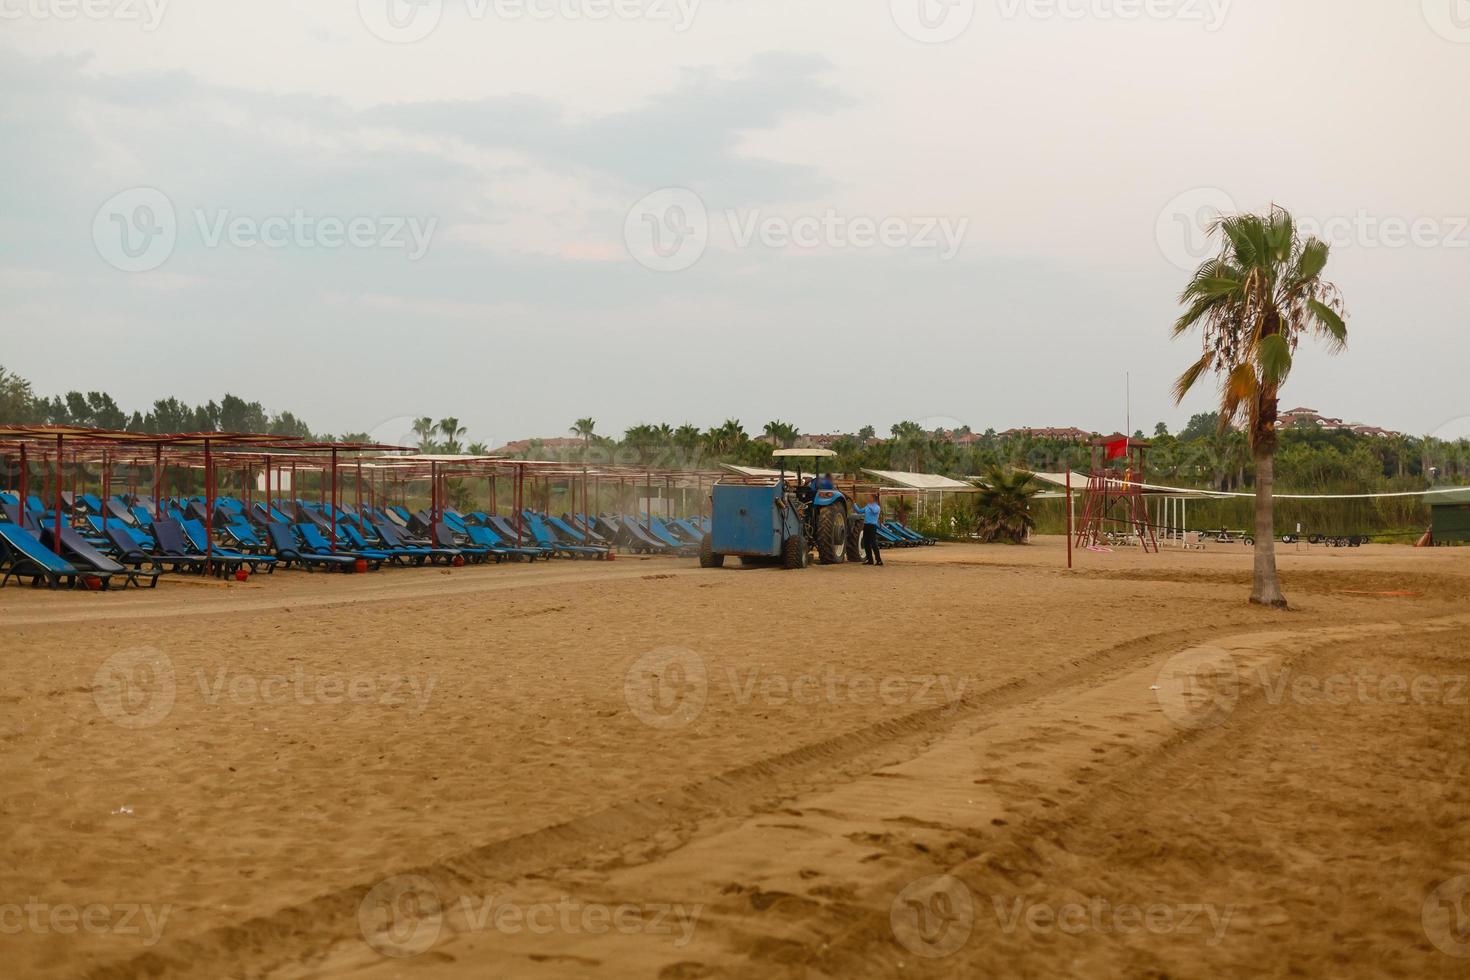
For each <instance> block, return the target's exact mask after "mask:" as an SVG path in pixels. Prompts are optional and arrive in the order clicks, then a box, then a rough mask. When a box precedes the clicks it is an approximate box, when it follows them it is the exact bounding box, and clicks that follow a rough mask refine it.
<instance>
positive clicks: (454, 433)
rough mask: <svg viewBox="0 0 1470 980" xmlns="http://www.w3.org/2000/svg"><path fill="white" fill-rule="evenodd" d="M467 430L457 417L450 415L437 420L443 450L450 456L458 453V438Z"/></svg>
mask: <svg viewBox="0 0 1470 980" xmlns="http://www.w3.org/2000/svg"><path fill="white" fill-rule="evenodd" d="M468 431H469V430H468V429H466V428H465V427H464V426H462V425H460V424H459V419H457V418H455V417H454V416H452V415H451V416H450V417H449V418H447V419H440V420H439V432H440V433H441V434H443V436H444V451H445V452H446V453H448V454H450V455H451V456H457V455H459V449H460V446H459V440H460V439H461V438H462V437H463V436H464V435H465V433H466V432H468Z"/></svg>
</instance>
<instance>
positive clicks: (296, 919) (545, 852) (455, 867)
mask: <svg viewBox="0 0 1470 980" xmlns="http://www.w3.org/2000/svg"><path fill="white" fill-rule="evenodd" d="M1201 629H1206V630H1207V629H1209V626H1208V625H1204V626H1201V627H1198V628H1190V629H1185V630H1171V631H1163V632H1158V633H1151V634H1147V635H1144V636H1141V637H1136V638H1132V639H1128V640H1125V641H1122V642H1119V643H1117V644H1113V645H1111V646H1108V647H1106V648H1103V649H1101V650H1098V651H1095V652H1093V653H1091V654H1088V655H1085V656H1081V657H1078V658H1076V659H1075V660H1074V661H1072V662H1071V663H1069V664H1066V665H1064V666H1062V667H1058V668H1056V669H1054V670H1052V671H1047V672H1040V673H1037V674H1034V675H1032V676H1029V677H1026V678H1024V679H1016V680H1012V681H1008V682H1006V683H1003V684H999V685H995V686H992V687H990V688H987V689H983V690H976V691H972V692H970V693H967V694H966V695H965V696H964V697H963V698H962V699H961V700H960V701H958V702H956V703H954V704H951V705H944V706H940V707H930V708H926V709H923V710H921V711H916V712H913V713H911V714H909V715H906V716H903V717H901V718H897V719H893V720H890V721H886V722H881V723H878V724H874V725H871V726H866V727H864V728H860V729H857V730H854V731H851V732H847V733H845V734H843V735H840V736H837V737H835V738H832V739H829V740H826V741H823V742H820V743H815V744H810V745H806V746H801V747H799V748H797V749H794V750H791V751H788V752H784V753H780V754H778V755H774V756H771V757H768V758H766V759H763V760H761V761H759V762H756V763H752V764H750V765H746V766H742V767H739V768H737V769H734V770H731V771H729V772H726V773H722V774H720V775H719V776H716V777H713V778H710V779H706V780H703V781H701V782H697V783H693V784H690V785H686V786H683V787H675V788H671V789H670V790H669V791H668V792H666V793H662V794H660V795H658V796H657V797H652V798H643V799H637V800H631V801H628V802H625V803H621V804H618V805H614V806H611V807H609V808H607V809H605V810H602V811H599V812H597V813H594V814H589V815H587V816H585V817H582V818H579V819H577V820H573V821H569V822H567V823H564V824H558V825H553V826H549V827H546V828H543V829H541V830H538V831H534V832H531V833H527V834H522V835H518V836H515V837H512V838H508V839H504V840H500V841H496V842H493V843H490V844H487V845H485V846H483V847H479V848H476V849H474V850H472V851H470V852H467V853H465V854H462V855H458V856H456V857H455V858H452V859H449V860H446V861H444V862H441V863H439V864H436V865H434V866H432V867H423V868H399V869H385V874H391V873H404V874H417V875H421V876H424V877H426V878H428V879H429V880H431V881H433V882H434V883H435V886H436V888H437V889H438V890H439V892H440V894H441V895H442V896H443V897H444V898H445V900H447V901H448V900H453V899H454V898H455V897H457V896H476V895H481V894H485V893H486V892H487V890H489V889H490V888H491V887H492V886H494V885H496V884H498V883H502V882H506V881H510V880H514V879H515V878H517V877H519V876H522V875H528V874H531V873H533V872H536V871H538V870H540V869H544V868H549V867H556V866H559V865H562V864H566V863H568V862H575V861H584V860H587V859H588V857H589V855H590V856H593V858H594V860H596V861H597V862H598V863H601V864H608V865H617V864H620V863H622V862H623V861H624V860H625V857H624V856H623V855H621V854H620V850H621V849H622V848H625V847H628V846H629V845H632V844H633V843H635V842H638V841H644V840H647V839H649V838H652V837H655V836H657V837H659V838H660V841H661V846H664V847H668V846H673V845H675V844H677V843H678V842H680V841H683V840H687V839H689V838H690V837H691V836H692V835H693V834H694V833H696V832H698V830H699V829H700V827H699V825H700V823H701V822H702V821H715V822H717V823H719V822H729V821H731V820H735V819H740V818H744V817H747V816H749V815H751V814H757V813H760V812H761V811H762V810H763V809H767V808H771V807H774V806H776V805H777V804H779V803H780V801H781V800H783V799H788V798H790V797H792V796H796V795H799V794H808V793H813V792H820V791H822V790H823V789H825V788H827V787H830V786H834V785H838V784H841V783H843V782H845V781H851V780H854V779H857V778H859V777H862V776H865V775H867V774H870V773H874V772H875V771H878V770H882V769H884V768H885V767H889V766H893V765H895V764H899V763H902V762H904V761H905V760H908V759H913V758H915V757H917V756H918V755H919V754H920V753H921V752H923V751H924V749H925V747H926V746H927V745H929V744H930V743H932V742H934V741H936V740H938V739H940V738H942V737H944V736H945V735H946V734H948V733H950V732H951V731H953V730H955V729H956V728H959V729H962V730H964V731H973V730H974V728H975V726H976V725H981V724H984V719H985V718H986V717H987V716H989V715H990V714H991V713H994V712H997V711H1000V710H1003V709H1008V708H1012V709H1013V708H1016V707H1018V706H1023V705H1026V704H1029V703H1033V702H1037V701H1040V700H1043V699H1045V698H1047V697H1049V696H1052V695H1054V694H1055V692H1058V691H1065V690H1070V689H1075V688H1081V687H1085V686H1086V685H1088V684H1089V683H1090V682H1092V681H1093V680H1094V679H1095V678H1098V677H1100V676H1102V675H1106V674H1110V673H1113V672H1116V671H1118V670H1119V669H1120V668H1122V667H1125V666H1126V665H1128V664H1131V663H1134V662H1137V661H1139V660H1152V659H1156V658H1158V657H1160V656H1164V655H1168V654H1170V653H1173V652H1174V651H1176V650H1177V649H1179V648H1180V646H1181V645H1184V644H1188V643H1189V642H1190V641H1191V640H1193V639H1194V638H1196V637H1197V636H1198V635H1199V634H1200V631H1201ZM1260 631H1261V630H1247V631H1244V632H1246V633H1253V632H1260ZM1237 635H1238V634H1237ZM875 778H879V779H881V778H883V777H882V776H877V777H875ZM643 856H644V857H646V855H643ZM627 859H632V858H627ZM378 880H381V879H374V880H371V881H364V882H362V883H361V884H359V885H358V886H355V887H352V888H347V889H342V890H338V891H334V892H331V893H327V894H324V895H322V896H320V897H318V898H316V899H314V900H312V901H310V902H306V903H302V904H298V905H293V906H289V907H285V908H282V909H280V910H278V911H276V912H274V913H272V914H270V915H268V916H261V917H257V918H254V919H250V920H247V921H245V922H241V923H239V924H238V925H232V926H228V927H224V928H220V929H214V930H210V931H207V932H204V933H201V934H198V935H195V936H191V937H183V938H180V939H178V940H173V941H169V940H166V941H165V942H164V943H163V944H161V945H159V946H157V947H155V948H154V949H152V950H150V951H148V952H147V953H144V954H141V955H139V956H135V957H129V958H126V959H123V960H119V961H115V962H111V963H105V964H101V965H99V966H98V967H96V968H94V969H92V970H91V971H89V972H88V974H87V975H88V976H91V977H97V978H113V977H132V976H137V975H139V974H144V975H149V976H162V975H185V974H188V975H223V974H229V975H236V974H244V975H252V976H253V975H262V974H267V973H272V972H276V971H280V970H286V971H288V972H290V971H294V970H295V969H298V968H300V967H301V966H302V964H304V963H313V962H318V963H319V962H322V959H321V958H322V957H323V956H328V955H330V957H331V958H332V959H334V960H335V959H336V958H338V957H339V956H341V955H346V956H348V957H349V958H351V957H353V956H355V955H356V954H357V953H358V952H359V951H368V952H369V953H370V950H368V947H367V946H366V945H365V944H364V943H363V942H362V938H361V935H360V930H359V928H358V920H357V914H358V909H359V906H360V905H361V903H362V901H363V898H364V896H366V895H367V893H368V891H369V890H370V889H371V888H372V887H373V885H374V884H376V883H377V881H378ZM344 950H345V953H344ZM371 955H372V956H374V957H376V954H371ZM310 972H311V971H308V973H310Z"/></svg>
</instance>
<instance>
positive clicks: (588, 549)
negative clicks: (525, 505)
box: [522, 511, 607, 558]
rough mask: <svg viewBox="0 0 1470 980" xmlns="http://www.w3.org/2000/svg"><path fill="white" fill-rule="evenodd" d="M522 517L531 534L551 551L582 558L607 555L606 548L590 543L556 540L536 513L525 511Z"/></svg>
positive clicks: (537, 541)
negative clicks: (567, 542) (568, 542)
mask: <svg viewBox="0 0 1470 980" xmlns="http://www.w3.org/2000/svg"><path fill="white" fill-rule="evenodd" d="M522 517H523V518H524V520H525V522H526V526H527V527H529V528H530V529H531V536H532V537H534V538H535V539H536V543H537V544H539V545H540V546H541V547H543V548H550V549H551V550H552V551H555V552H561V553H562V554H566V555H580V556H581V557H583V558H606V557H607V549H606V548H598V547H595V546H593V545H590V544H566V543H565V542H562V541H558V540H557V538H556V536H555V535H554V534H552V533H551V531H550V529H549V528H547V526H546V523H545V522H544V521H542V520H541V517H540V515H538V514H536V513H533V512H530V511H527V512H526V513H525V514H523V515H522Z"/></svg>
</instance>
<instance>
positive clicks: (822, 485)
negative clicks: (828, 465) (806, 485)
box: [812, 473, 837, 493]
mask: <svg viewBox="0 0 1470 980" xmlns="http://www.w3.org/2000/svg"><path fill="white" fill-rule="evenodd" d="M812 489H813V490H816V491H817V492H819V493H820V492H821V491H823V490H836V489H837V484H835V483H833V482H832V475H831V474H830V473H820V474H818V475H817V477H816V479H815V480H813V481H812Z"/></svg>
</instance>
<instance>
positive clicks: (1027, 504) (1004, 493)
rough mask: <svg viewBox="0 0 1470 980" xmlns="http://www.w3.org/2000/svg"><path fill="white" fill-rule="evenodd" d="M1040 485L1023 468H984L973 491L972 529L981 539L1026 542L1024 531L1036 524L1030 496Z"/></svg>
mask: <svg viewBox="0 0 1470 980" xmlns="http://www.w3.org/2000/svg"><path fill="white" fill-rule="evenodd" d="M1040 489H1041V487H1040V486H1039V485H1038V484H1037V483H1036V478H1035V477H1034V476H1032V475H1031V474H1030V473H1027V472H1024V471H1022V470H1016V471H1014V472H1007V471H1006V470H1005V469H1003V468H1001V467H993V468H992V469H991V470H990V471H989V472H987V473H986V474H985V479H984V480H983V481H982V482H981V484H980V492H979V493H977V494H976V495H975V514H976V527H975V530H976V532H977V533H978V534H979V536H980V540H981V541H984V542H987V543H988V542H994V541H1003V542H1006V543H1008V544H1025V543H1026V535H1027V533H1029V532H1030V530H1031V529H1032V528H1033V527H1035V526H1036V521H1035V520H1034V519H1033V518H1032V517H1031V498H1032V497H1034V496H1035V495H1036V494H1037V492H1038V491H1039V490H1040Z"/></svg>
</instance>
